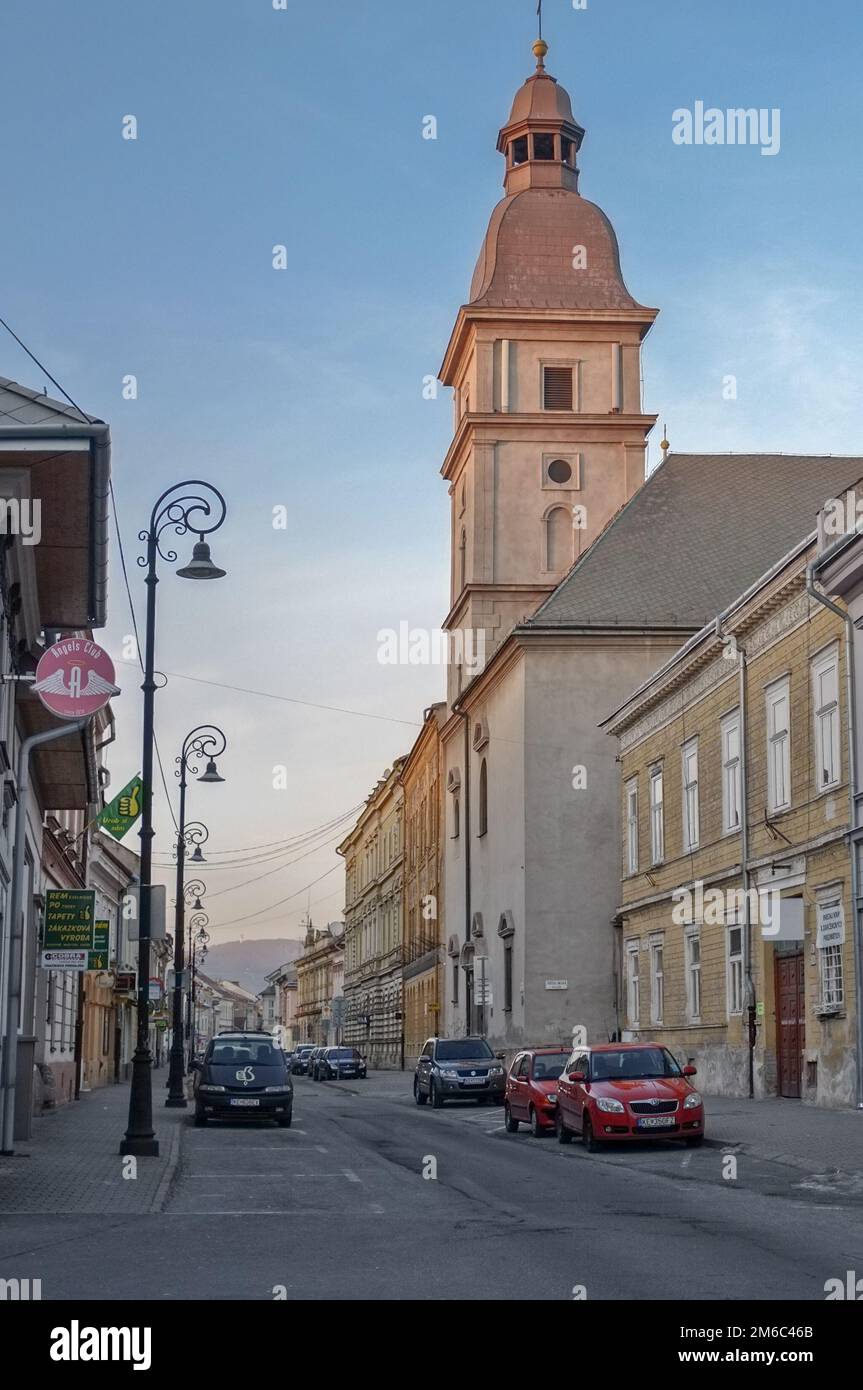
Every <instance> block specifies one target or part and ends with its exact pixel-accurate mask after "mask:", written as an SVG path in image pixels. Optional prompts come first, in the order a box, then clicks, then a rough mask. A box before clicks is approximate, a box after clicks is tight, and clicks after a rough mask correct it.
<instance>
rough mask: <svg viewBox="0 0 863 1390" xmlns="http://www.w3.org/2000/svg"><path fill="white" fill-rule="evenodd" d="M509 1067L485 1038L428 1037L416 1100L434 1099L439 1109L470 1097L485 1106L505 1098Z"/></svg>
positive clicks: (416, 1084) (416, 1078) (416, 1077)
mask: <svg viewBox="0 0 863 1390" xmlns="http://www.w3.org/2000/svg"><path fill="white" fill-rule="evenodd" d="M505 1087H506V1069H505V1067H504V1065H503V1063H502V1062H501V1061H500V1060H499V1059H498V1058H497V1057H496V1056H495V1054H494V1053H493V1052H492V1050H491V1048H490V1047H489V1045H488V1043H487V1042H486V1040H485V1038H479V1037H472V1038H429V1040H428V1042H427V1043H426V1045H425V1047H424V1048H423V1050H422V1052H421V1053H420V1056H419V1059H418V1061H417V1065H416V1070H415V1072H414V1100H415V1101H416V1103H417V1105H425V1104H426V1102H427V1101H431V1103H432V1106H433V1108H434V1109H435V1110H439V1109H440V1107H441V1106H442V1105H443V1103H444V1101H447V1100H457V1099H464V1098H465V1097H469V1098H470V1099H472V1100H476V1101H477V1102H478V1104H480V1105H485V1104H487V1103H488V1102H489V1101H490V1100H496V1101H502V1100H503V1096H504V1090H505Z"/></svg>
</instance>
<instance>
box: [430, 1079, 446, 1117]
mask: <svg viewBox="0 0 863 1390" xmlns="http://www.w3.org/2000/svg"><path fill="white" fill-rule="evenodd" d="M429 1100H430V1101H431V1105H432V1110H442V1109H443V1096H442V1095H441V1093H440V1091H439V1090H438V1088H437V1082H436V1081H435V1079H434V1077H432V1079H431V1081H430V1082H429Z"/></svg>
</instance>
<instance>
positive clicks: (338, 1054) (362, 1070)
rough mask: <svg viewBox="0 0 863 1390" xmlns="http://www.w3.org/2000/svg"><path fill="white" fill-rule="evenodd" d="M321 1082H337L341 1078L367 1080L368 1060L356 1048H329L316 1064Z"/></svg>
mask: <svg viewBox="0 0 863 1390" xmlns="http://www.w3.org/2000/svg"><path fill="white" fill-rule="evenodd" d="M315 1065H316V1066H317V1069H318V1079H319V1080H320V1081H337V1080H338V1079H339V1077H340V1076H354V1077H359V1078H360V1079H365V1075H366V1059H365V1057H363V1056H362V1054H361V1053H360V1052H359V1051H358V1049H357V1048H355V1047H327V1048H325V1049H324V1052H323V1055H322V1056H321V1057H319V1058H318V1059H317V1062H316V1064H315Z"/></svg>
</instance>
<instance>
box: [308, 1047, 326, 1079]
mask: <svg viewBox="0 0 863 1390" xmlns="http://www.w3.org/2000/svg"><path fill="white" fill-rule="evenodd" d="M326 1050H327V1049H326V1048H325V1047H316V1048H314V1049H313V1050H312V1051H311V1052H310V1053H309V1063H308V1071H309V1076H310V1077H311V1078H312V1080H313V1081H320V1079H321V1073H320V1071H319V1069H318V1063H319V1062H320V1060H321V1058H322V1057H323V1055H324V1053H325V1052H326Z"/></svg>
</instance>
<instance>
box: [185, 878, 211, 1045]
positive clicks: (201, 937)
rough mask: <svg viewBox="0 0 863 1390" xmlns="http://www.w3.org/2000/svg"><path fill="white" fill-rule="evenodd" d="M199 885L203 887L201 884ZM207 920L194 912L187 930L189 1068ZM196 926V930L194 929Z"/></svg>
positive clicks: (195, 1028) (204, 951)
mask: <svg viewBox="0 0 863 1390" xmlns="http://www.w3.org/2000/svg"><path fill="white" fill-rule="evenodd" d="M190 886H191V885H190ZM201 886H202V887H203V884H202V885H201ZM199 901H200V898H199ZM209 921H210V919H209V917H208V916H207V914H206V912H196V913H195V915H194V917H192V918H191V920H190V922H189V932H190V933H191V932H194V933H195V935H194V936H193V937H192V978H191V981H190V985H189V998H188V1012H187V1015H186V1037H187V1038H188V1040H189V1069H190V1070H191V1067H192V1063H193V1061H194V1060H195V1042H196V1040H197V1035H198V1019H197V1009H196V996H197V990H196V986H195V976H196V973H197V969H198V966H199V964H203V962H204V961H205V960H206V957H207V946H208V945H209V941H210V933H209V932H208V931H207V926H208V925H209ZM196 928H197V930H195V929H196Z"/></svg>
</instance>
